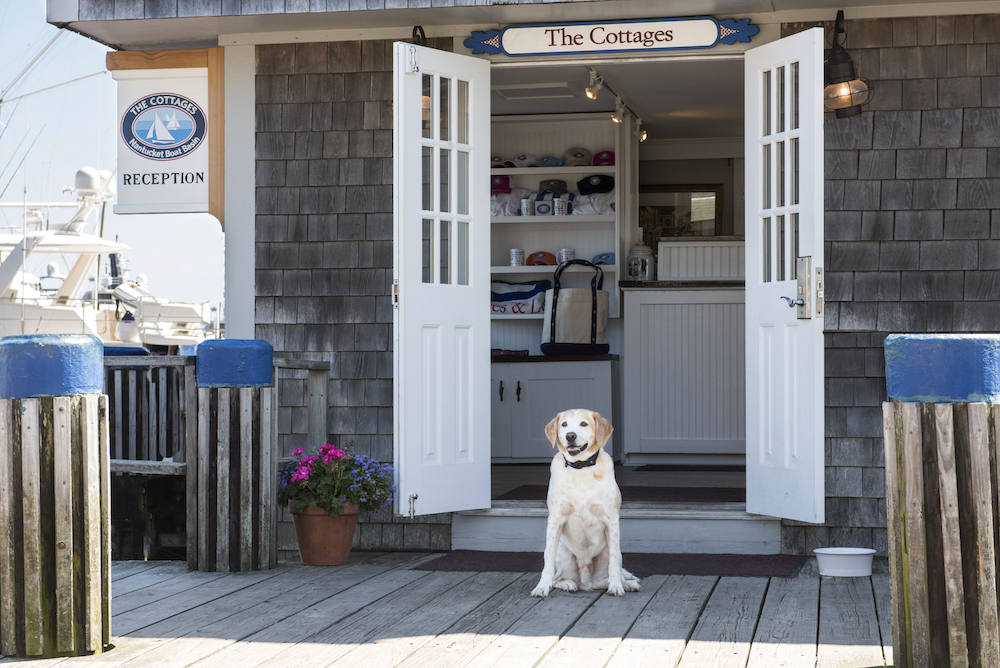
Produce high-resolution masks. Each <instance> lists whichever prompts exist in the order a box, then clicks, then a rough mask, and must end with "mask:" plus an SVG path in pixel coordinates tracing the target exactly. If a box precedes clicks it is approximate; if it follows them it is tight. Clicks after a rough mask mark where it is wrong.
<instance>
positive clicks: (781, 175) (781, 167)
mask: <svg viewBox="0 0 1000 668" xmlns="http://www.w3.org/2000/svg"><path fill="white" fill-rule="evenodd" d="M775 146H776V148H775V153H777V157H778V206H785V142H783V141H779V142H778V143H777V144H776V145H775Z"/></svg>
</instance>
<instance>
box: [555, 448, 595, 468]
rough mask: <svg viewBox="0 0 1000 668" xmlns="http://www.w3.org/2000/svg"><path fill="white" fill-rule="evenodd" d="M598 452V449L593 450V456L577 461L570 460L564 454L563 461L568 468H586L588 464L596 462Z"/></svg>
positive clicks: (591, 464)
mask: <svg viewBox="0 0 1000 668" xmlns="http://www.w3.org/2000/svg"><path fill="white" fill-rule="evenodd" d="M600 454H601V451H600V450H599V449H598V451H597V452H595V453H594V454H593V456H592V457H590V458H589V459H581V460H580V461H578V462H571V461H570V460H568V459H566V455H563V461H564V462H565V463H566V466H569V467H570V468H574V469H583V468H587V467H588V466H593V465H594V464H596V463H597V456H598V455H600Z"/></svg>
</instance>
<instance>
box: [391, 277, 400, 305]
mask: <svg viewBox="0 0 1000 668" xmlns="http://www.w3.org/2000/svg"><path fill="white" fill-rule="evenodd" d="M392 307H393V308H399V281H393V282H392Z"/></svg>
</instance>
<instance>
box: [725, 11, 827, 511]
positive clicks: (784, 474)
mask: <svg viewBox="0 0 1000 668" xmlns="http://www.w3.org/2000/svg"><path fill="white" fill-rule="evenodd" d="M744 67H745V76H746V85H745V92H746V98H745V102H746V132H745V144H746V147H745V148H746V150H745V153H746V269H747V273H746V350H747V357H746V368H747V372H746V382H747V393H746V396H747V456H746V457H747V462H746V464H747V511H749V512H752V513H760V514H762V515H771V516H775V517H785V518H789V519H795V520H800V521H804V522H823V521H824V486H823V482H824V480H823V477H824V449H823V418H824V413H823V410H824V408H823V404H824V397H823V353H824V351H823V303H824V299H823V280H822V279H823V269H822V266H823V106H822V92H823V30H822V29H820V28H812V29H810V30H806V31H804V32H801V33H798V34H796V35H792V36H791V37H786V38H784V39H780V40H778V41H776V42H771V43H770V44H765V45H763V46H760V47H757V48H755V49H749V50H748V51H747V52H746V59H745V61H744ZM800 258H811V267H810V268H808V269H805V270H800V269H798V268H797V262H796V260H797V259H800ZM799 278H803V279H805V280H806V282H807V283H809V285H808V286H804V288H805V289H804V290H803V291H802V292H800V291H799V290H798V285H797V280H798V279H799ZM800 297H801V298H802V299H803V300H804V302H805V306H806V309H805V310H807V311H808V314H800V313H799V309H798V308H796V307H795V306H794V304H792V305H791V306H790V305H789V304H788V303H786V302H792V301H793V300H796V299H797V298H800ZM800 315H803V316H806V317H804V318H803V317H800Z"/></svg>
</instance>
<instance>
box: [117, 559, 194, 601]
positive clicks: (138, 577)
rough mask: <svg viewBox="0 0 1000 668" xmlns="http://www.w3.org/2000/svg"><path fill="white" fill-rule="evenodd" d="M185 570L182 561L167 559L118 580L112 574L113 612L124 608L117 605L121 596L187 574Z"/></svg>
mask: <svg viewBox="0 0 1000 668" xmlns="http://www.w3.org/2000/svg"><path fill="white" fill-rule="evenodd" d="M187 572H188V570H187V568H186V567H185V566H184V564H183V563H181V562H179V561H167V562H164V565H163V566H161V567H159V568H154V569H149V570H146V571H144V572H141V573H138V574H135V575H133V576H132V577H129V578H124V579H121V580H119V579H118V578H116V577H114V575H112V576H111V595H112V596H113V597H114V599H115V612H116V613H118V612H121V611H122V610H123V609H124V608H119V607H118V603H119V600H118V599H120V598H121V597H122V596H124V595H126V594H129V593H131V592H134V591H138V590H139V589H145V588H146V587H151V586H153V585H156V584H160V583H162V582H166V581H167V580H172V579H173V578H176V577H180V576H182V575H187Z"/></svg>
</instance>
